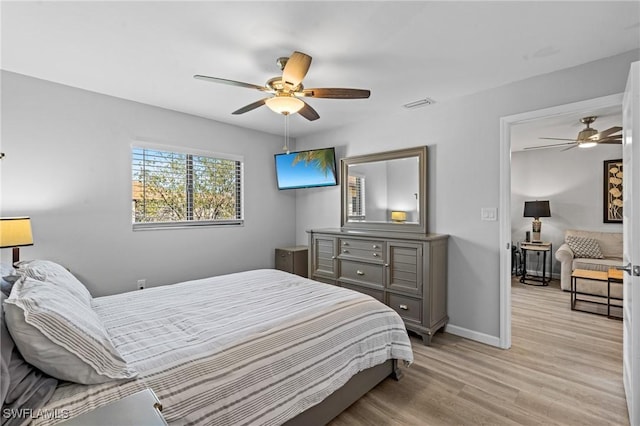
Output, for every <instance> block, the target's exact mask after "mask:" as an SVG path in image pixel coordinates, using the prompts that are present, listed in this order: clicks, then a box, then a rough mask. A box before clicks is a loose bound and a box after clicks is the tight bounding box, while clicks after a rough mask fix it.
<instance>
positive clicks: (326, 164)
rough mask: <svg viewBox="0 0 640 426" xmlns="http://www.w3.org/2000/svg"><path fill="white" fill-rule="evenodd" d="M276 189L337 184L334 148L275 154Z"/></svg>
mask: <svg viewBox="0 0 640 426" xmlns="http://www.w3.org/2000/svg"><path fill="white" fill-rule="evenodd" d="M275 160H276V177H277V180H278V189H297V188H314V187H318V186H335V185H337V184H338V175H337V171H336V153H335V149H334V148H322V149H311V150H308V151H296V152H291V153H288V154H286V153H282V154H276V155H275Z"/></svg>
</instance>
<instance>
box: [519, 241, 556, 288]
mask: <svg viewBox="0 0 640 426" xmlns="http://www.w3.org/2000/svg"><path fill="white" fill-rule="evenodd" d="M520 250H521V251H522V276H521V277H520V282H521V283H522V284H533V285H536V284H535V282H539V283H540V284H537V285H544V286H546V285H549V281H551V269H552V266H553V265H552V263H551V262H552V259H551V250H552V246H551V243H545V242H539V243H531V242H522V243H520ZM528 252H534V253H536V255H537V256H539V255H540V253H542V276H533V275H529V274H528V271H527V253H528ZM547 255H549V276H548V277H547ZM528 281H529V282H528ZM531 281H535V282H531Z"/></svg>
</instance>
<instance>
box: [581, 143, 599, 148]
mask: <svg viewBox="0 0 640 426" xmlns="http://www.w3.org/2000/svg"><path fill="white" fill-rule="evenodd" d="M596 145H598V143H597V142H579V143H578V148H593V147H594V146H596Z"/></svg>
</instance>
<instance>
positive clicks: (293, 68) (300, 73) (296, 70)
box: [282, 51, 311, 87]
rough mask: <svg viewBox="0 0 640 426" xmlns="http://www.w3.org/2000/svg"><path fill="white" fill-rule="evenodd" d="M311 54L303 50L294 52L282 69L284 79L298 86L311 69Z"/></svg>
mask: <svg viewBox="0 0 640 426" xmlns="http://www.w3.org/2000/svg"><path fill="white" fill-rule="evenodd" d="M309 66H311V56H309V55H307V54H304V53H302V52H297V51H296V52H293V53H292V54H291V56H290V57H289V60H287V64H286V65H285V66H284V69H283V70H282V80H284V81H285V82H286V83H289V84H291V85H292V86H293V87H296V86H297V85H298V84H300V82H301V81H302V79H303V78H304V76H305V75H307V71H309Z"/></svg>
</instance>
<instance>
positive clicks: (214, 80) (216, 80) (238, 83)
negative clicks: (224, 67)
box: [193, 74, 271, 92]
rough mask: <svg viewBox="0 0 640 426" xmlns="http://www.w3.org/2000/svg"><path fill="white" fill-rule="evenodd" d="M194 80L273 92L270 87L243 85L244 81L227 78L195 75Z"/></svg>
mask: <svg viewBox="0 0 640 426" xmlns="http://www.w3.org/2000/svg"><path fill="white" fill-rule="evenodd" d="M193 78H196V79H198V80H204V81H210V82H212V83H222V84H228V85H230V86H238V87H246V88H247V89H257V90H260V91H263V92H270V91H271V89H269V88H268V87H264V86H258V85H257V84H251V83H243V82H242V81H235V80H227V79H226V78H218V77H209V76H206V75H197V74H196V75H194V76H193Z"/></svg>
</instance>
